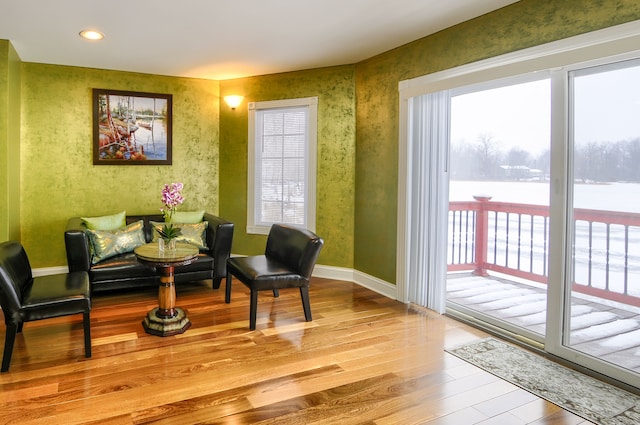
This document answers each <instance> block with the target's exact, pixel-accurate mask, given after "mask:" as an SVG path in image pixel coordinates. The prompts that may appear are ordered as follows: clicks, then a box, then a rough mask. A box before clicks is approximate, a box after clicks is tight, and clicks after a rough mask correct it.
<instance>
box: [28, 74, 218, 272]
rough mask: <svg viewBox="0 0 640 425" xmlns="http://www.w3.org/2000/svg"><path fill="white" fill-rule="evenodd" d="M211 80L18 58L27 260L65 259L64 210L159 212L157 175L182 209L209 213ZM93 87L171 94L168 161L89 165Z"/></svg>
mask: <svg viewBox="0 0 640 425" xmlns="http://www.w3.org/2000/svg"><path fill="white" fill-rule="evenodd" d="M218 86H219V84H218V82H217V81H209V80H198V79H186V78H174V77H164V76H157V75H144V74H135V73H127V72H118V71H105V70H95V69H87V68H77V67H66V66H56V65H42V64H34V63H24V64H23V78H22V140H21V144H22V202H21V204H22V214H21V219H22V220H21V221H22V243H23V244H24V246H25V248H26V250H27V253H28V254H29V256H30V259H31V261H32V263H33V266H34V267H45V266H60V265H65V264H66V256H65V250H64V229H65V226H66V223H67V220H68V219H69V218H70V217H72V216H95V215H103V214H113V213H116V212H119V211H122V210H126V211H127V213H128V214H144V213H159V209H160V207H161V206H162V203H161V200H160V198H161V195H160V192H161V190H162V187H163V185H164V183H171V182H183V183H184V191H183V194H184V196H185V197H186V201H185V203H184V204H183V205H182V206H181V207H180V209H181V210H183V211H188V210H195V209H204V210H207V211H209V212H211V213H214V214H217V213H218V143H219V140H218V113H219V110H218V105H219V101H218V94H219V93H218V92H219V87H218ZM92 88H106V89H114V90H131V91H139V92H150V93H169V94H171V95H173V165H171V166H168V165H166V166H151V165H93V160H92V105H91V99H92Z"/></svg>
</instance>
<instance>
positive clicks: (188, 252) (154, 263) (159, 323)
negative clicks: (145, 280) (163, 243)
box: [134, 243, 198, 336]
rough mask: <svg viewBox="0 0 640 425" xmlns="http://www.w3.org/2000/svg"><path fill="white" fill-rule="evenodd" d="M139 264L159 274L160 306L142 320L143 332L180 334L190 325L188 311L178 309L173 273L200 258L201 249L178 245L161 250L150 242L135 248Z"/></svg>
mask: <svg viewBox="0 0 640 425" xmlns="http://www.w3.org/2000/svg"><path fill="white" fill-rule="evenodd" d="M134 252H135V254H136V256H137V257H138V261H140V262H141V263H143V264H146V265H148V266H150V267H154V268H155V269H156V270H159V271H160V286H159V288H158V307H155V308H153V309H152V310H151V311H149V312H148V313H147V317H145V318H144V320H143V321H142V326H143V327H144V330H145V331H146V332H147V333H149V334H152V335H159V336H170V335H176V334H181V333H183V332H184V331H186V330H187V329H189V327H190V326H191V322H190V321H189V319H188V318H187V314H186V312H185V311H184V310H183V309H181V308H178V307H176V287H175V283H174V276H173V272H174V269H175V268H176V267H179V266H186V265H187V264H191V263H193V262H194V261H196V260H197V259H198V248H197V247H195V246H193V245H189V244H183V243H177V244H176V247H175V249H169V248H165V249H164V250H163V251H161V250H160V248H159V246H158V243H148V244H146V245H142V246H139V247H137V248H136V249H135V251H134Z"/></svg>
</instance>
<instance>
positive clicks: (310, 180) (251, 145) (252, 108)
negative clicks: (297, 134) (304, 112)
mask: <svg viewBox="0 0 640 425" xmlns="http://www.w3.org/2000/svg"><path fill="white" fill-rule="evenodd" d="M296 107H307V108H308V109H309V115H308V127H307V132H308V134H307V143H308V144H307V149H306V152H307V157H306V158H305V162H306V177H307V184H306V188H305V219H306V225H305V227H306V228H307V229H309V230H311V231H312V232H315V228H316V176H317V162H318V161H317V157H318V97H303V98H297V99H283V100H268V101H261V102H249V103H248V110H249V137H248V140H247V148H248V156H247V234H257V235H268V234H269V230H270V229H271V226H264V225H258V224H256V214H255V208H256V202H255V196H256V193H255V191H256V184H255V179H256V152H255V149H256V127H255V126H256V111H259V110H262V109H277V108H296Z"/></svg>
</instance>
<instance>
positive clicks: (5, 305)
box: [0, 241, 91, 372]
mask: <svg viewBox="0 0 640 425" xmlns="http://www.w3.org/2000/svg"><path fill="white" fill-rule="evenodd" d="M90 293H91V288H90V286H89V275H88V274H87V273H86V272H73V273H67V274H56V275H49V276H39V277H35V278H34V277H33V276H32V272H31V265H30V263H29V258H28V257H27V253H26V252H25V250H24V248H23V247H22V245H21V244H20V243H19V242H15V241H9V242H3V243H1V244H0V306H2V313H3V314H4V321H5V323H6V325H7V332H6V336H5V342H4V354H3V357H2V372H6V371H8V370H9V364H10V363H11V356H12V354H13V345H14V343H15V339H16V335H17V333H18V332H21V331H22V326H23V324H24V322H31V321H34V320H40V319H48V318H51V317H59V316H68V315H71V314H78V313H82V315H83V324H84V351H85V357H91V328H90V317H89V312H90V311H91V297H90Z"/></svg>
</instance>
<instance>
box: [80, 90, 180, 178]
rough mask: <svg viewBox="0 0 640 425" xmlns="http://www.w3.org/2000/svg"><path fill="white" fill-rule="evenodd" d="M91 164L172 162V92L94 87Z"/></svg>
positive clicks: (153, 163)
mask: <svg viewBox="0 0 640 425" xmlns="http://www.w3.org/2000/svg"><path fill="white" fill-rule="evenodd" d="M92 99H93V101H92V103H93V165H171V161H172V147H173V146H172V112H173V109H172V95H170V94H160V93H143V92H134V91H123V90H108V89H93V97H92Z"/></svg>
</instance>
